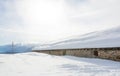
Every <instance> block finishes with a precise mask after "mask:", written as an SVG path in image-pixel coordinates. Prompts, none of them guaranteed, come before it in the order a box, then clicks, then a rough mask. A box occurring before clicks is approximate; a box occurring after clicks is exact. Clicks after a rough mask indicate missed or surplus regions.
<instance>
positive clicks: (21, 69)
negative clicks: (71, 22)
mask: <svg viewBox="0 0 120 76" xmlns="http://www.w3.org/2000/svg"><path fill="white" fill-rule="evenodd" d="M0 76H120V62H115V61H110V60H103V59H95V58H80V57H74V56H54V55H48V54H42V53H34V52H31V53H21V54H0Z"/></svg>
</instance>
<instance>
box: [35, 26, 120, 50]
mask: <svg viewBox="0 0 120 76" xmlns="http://www.w3.org/2000/svg"><path fill="white" fill-rule="evenodd" d="M95 47H120V27H115V28H112V29H108V30H103V31H98V32H92V33H88V34H85V35H81V36H77V37H74V38H72V39H68V40H65V41H60V42H57V43H53V44H50V45H48V46H43V47H42V46H41V47H36V48H34V49H68V48H95Z"/></svg>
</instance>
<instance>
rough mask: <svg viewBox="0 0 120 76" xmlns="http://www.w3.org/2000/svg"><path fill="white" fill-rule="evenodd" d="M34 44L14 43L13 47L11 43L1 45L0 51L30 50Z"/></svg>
mask: <svg viewBox="0 0 120 76" xmlns="http://www.w3.org/2000/svg"><path fill="white" fill-rule="evenodd" d="M33 47H34V45H21V44H15V45H14V46H13V47H12V45H3V46H0V53H8V54H9V53H22V52H30V51H32V48H33Z"/></svg>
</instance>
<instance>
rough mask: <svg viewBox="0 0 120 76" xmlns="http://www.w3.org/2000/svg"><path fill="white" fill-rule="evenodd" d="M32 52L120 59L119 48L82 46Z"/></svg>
mask: <svg viewBox="0 0 120 76" xmlns="http://www.w3.org/2000/svg"><path fill="white" fill-rule="evenodd" d="M33 52H41V53H47V54H51V55H71V56H78V57H90V58H91V57H92V58H103V59H111V60H115V61H120V48H119V47H114V48H82V49H56V50H33Z"/></svg>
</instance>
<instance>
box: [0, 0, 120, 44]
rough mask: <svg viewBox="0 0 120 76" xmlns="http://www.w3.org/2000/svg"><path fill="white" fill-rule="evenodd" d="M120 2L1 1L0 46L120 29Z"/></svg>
mask: <svg viewBox="0 0 120 76" xmlns="http://www.w3.org/2000/svg"><path fill="white" fill-rule="evenodd" d="M119 14H120V0H0V45H3V44H9V43H11V42H12V41H13V42H15V43H40V44H42V43H50V42H54V41H59V40H61V39H64V38H69V37H72V36H76V35H82V34H85V33H89V32H93V31H100V30H104V29H108V28H112V27H117V26H119V25H120V21H119V20H120V15H119Z"/></svg>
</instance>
